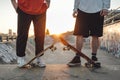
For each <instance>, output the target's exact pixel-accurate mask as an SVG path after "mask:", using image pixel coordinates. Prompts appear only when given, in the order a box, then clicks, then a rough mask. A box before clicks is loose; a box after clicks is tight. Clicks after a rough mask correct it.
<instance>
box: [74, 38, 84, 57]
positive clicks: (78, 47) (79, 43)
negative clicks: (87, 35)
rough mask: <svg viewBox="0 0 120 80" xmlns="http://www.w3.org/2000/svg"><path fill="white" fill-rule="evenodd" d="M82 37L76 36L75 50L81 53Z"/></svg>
mask: <svg viewBox="0 0 120 80" xmlns="http://www.w3.org/2000/svg"><path fill="white" fill-rule="evenodd" d="M83 42H84V40H83V36H77V38H76V48H77V49H78V50H79V51H80V52H81V50H82V47H83ZM76 55H78V56H80V55H79V53H77V54H76Z"/></svg>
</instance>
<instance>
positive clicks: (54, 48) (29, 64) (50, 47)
mask: <svg viewBox="0 0 120 80" xmlns="http://www.w3.org/2000/svg"><path fill="white" fill-rule="evenodd" d="M54 44H55V43H53V44H52V45H50V46H48V47H47V48H45V49H44V50H43V51H41V52H40V53H39V54H37V55H36V56H35V57H33V58H32V59H31V60H30V61H28V62H27V63H26V64H24V65H23V66H21V67H20V68H31V67H32V66H35V64H34V63H32V62H33V61H34V60H35V59H36V58H37V57H40V56H41V55H43V54H44V52H45V51H47V50H48V49H51V51H54V50H56V47H55V46H54Z"/></svg>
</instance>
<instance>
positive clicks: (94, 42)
mask: <svg viewBox="0 0 120 80" xmlns="http://www.w3.org/2000/svg"><path fill="white" fill-rule="evenodd" d="M99 44H100V42H99V38H98V37H96V36H92V40H91V49H92V60H94V61H97V57H96V55H97V50H98V48H99Z"/></svg>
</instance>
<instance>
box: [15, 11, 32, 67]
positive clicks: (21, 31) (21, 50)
mask: <svg viewBox="0 0 120 80" xmlns="http://www.w3.org/2000/svg"><path fill="white" fill-rule="evenodd" d="M30 23H31V19H30V15H28V14H25V13H24V12H22V11H21V10H20V9H18V28H17V41H16V55H17V56H18V58H17V63H18V66H19V67H21V66H23V65H24V64H25V48H26V43H27V38H28V30H29V27H30Z"/></svg>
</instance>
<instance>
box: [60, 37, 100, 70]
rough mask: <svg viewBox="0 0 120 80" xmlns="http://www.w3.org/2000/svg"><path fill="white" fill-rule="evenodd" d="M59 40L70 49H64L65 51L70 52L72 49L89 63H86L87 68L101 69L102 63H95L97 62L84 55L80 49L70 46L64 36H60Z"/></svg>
mask: <svg viewBox="0 0 120 80" xmlns="http://www.w3.org/2000/svg"><path fill="white" fill-rule="evenodd" d="M59 39H60V41H61V42H62V44H64V45H65V46H66V47H67V48H68V49H67V48H63V49H64V50H70V49H71V50H73V51H74V52H75V53H79V54H80V56H81V57H82V58H84V59H85V60H86V61H87V63H85V66H86V67H96V68H100V67H101V66H100V63H95V61H93V60H92V59H91V58H89V57H88V56H86V55H85V54H84V53H82V52H80V51H79V50H78V49H76V48H75V47H73V46H72V45H71V44H69V43H68V42H67V41H66V40H65V39H64V38H63V37H62V36H60V37H59Z"/></svg>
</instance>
